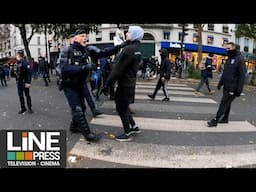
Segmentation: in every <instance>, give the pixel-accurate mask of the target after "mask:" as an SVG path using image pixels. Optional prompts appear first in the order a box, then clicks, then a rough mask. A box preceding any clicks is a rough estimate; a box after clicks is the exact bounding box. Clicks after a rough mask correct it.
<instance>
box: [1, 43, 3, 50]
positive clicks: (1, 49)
mask: <svg viewBox="0 0 256 192" xmlns="http://www.w3.org/2000/svg"><path fill="white" fill-rule="evenodd" d="M2 49H3V45H2V43H0V51H2Z"/></svg>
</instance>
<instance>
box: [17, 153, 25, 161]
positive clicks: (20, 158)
mask: <svg viewBox="0 0 256 192" xmlns="http://www.w3.org/2000/svg"><path fill="white" fill-rule="evenodd" d="M16 160H24V152H16Z"/></svg>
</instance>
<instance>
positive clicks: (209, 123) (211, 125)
mask: <svg viewBox="0 0 256 192" xmlns="http://www.w3.org/2000/svg"><path fill="white" fill-rule="evenodd" d="M207 124H208V127H216V126H217V125H218V123H217V119H215V118H214V119H212V120H211V121H209V122H207Z"/></svg>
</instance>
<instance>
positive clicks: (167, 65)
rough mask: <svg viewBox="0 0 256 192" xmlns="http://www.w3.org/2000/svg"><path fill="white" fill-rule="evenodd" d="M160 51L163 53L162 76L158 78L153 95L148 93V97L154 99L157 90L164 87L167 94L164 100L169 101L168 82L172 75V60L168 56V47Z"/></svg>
mask: <svg viewBox="0 0 256 192" xmlns="http://www.w3.org/2000/svg"><path fill="white" fill-rule="evenodd" d="M159 52H160V55H161V66H160V77H159V79H158V82H157V85H156V88H155V91H154V93H153V94H152V95H151V94H150V95H148V97H149V98H151V99H153V100H154V99H155V96H156V94H157V91H158V90H159V89H160V88H161V87H162V88H163V92H164V96H165V98H163V99H162V101H169V100H170V98H169V97H168V92H167V84H168V81H169V80H170V77H171V62H170V60H169V58H168V51H167V50H166V49H164V48H162V49H160V50H159Z"/></svg>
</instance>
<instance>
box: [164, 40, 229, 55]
mask: <svg viewBox="0 0 256 192" xmlns="http://www.w3.org/2000/svg"><path fill="white" fill-rule="evenodd" d="M178 44H179V46H178ZM161 47H162V48H174V47H175V48H180V42H169V41H162V42H161ZM184 48H185V51H195V52H197V51H198V44H194V43H184ZM203 52H204V53H213V54H219V55H226V54H227V53H226V49H225V48H221V47H214V46H208V45H203Z"/></svg>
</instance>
